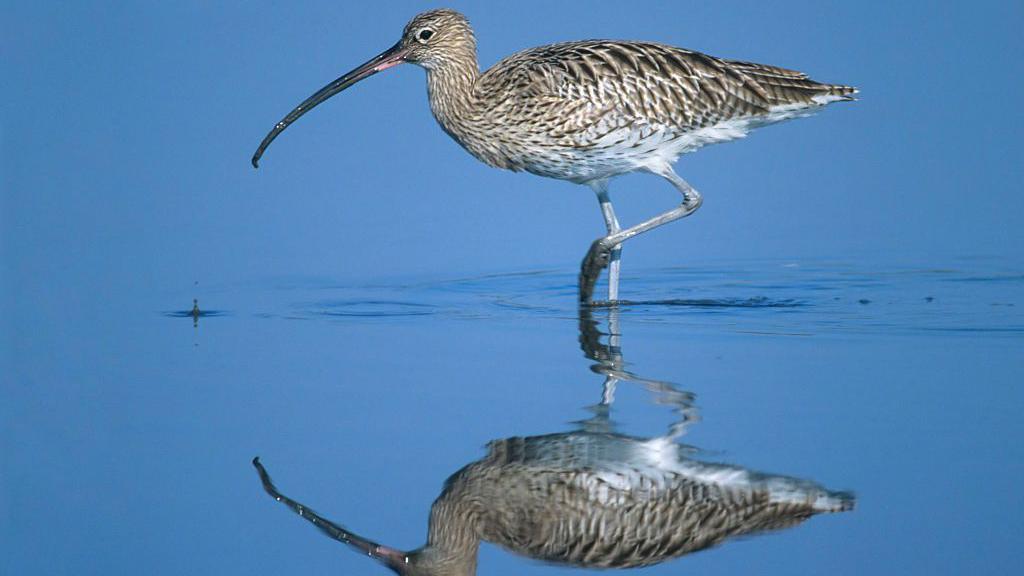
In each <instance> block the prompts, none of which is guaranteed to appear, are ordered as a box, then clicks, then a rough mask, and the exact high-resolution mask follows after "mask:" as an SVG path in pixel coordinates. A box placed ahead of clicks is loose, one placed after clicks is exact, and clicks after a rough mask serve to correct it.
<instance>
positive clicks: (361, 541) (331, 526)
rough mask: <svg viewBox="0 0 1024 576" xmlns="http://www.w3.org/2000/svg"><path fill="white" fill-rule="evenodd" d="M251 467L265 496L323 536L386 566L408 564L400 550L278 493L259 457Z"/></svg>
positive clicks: (253, 461) (254, 459) (253, 460)
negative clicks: (313, 527) (380, 542)
mask: <svg viewBox="0 0 1024 576" xmlns="http://www.w3.org/2000/svg"><path fill="white" fill-rule="evenodd" d="M252 465H253V466H255V467H256V471H257V472H259V475H260V481H261V482H263V489H264V490H266V491H267V494H270V495H271V496H272V497H273V498H274V500H277V501H278V502H281V503H282V504H284V505H285V506H287V507H289V508H291V509H292V510H293V511H294V512H295V513H296V514H298V515H299V516H302V517H303V518H305V519H306V520H309V521H310V522H312V523H313V525H314V526H316V527H317V528H319V529H320V531H321V532H323V533H324V534H327V535H328V536H330V537H331V538H334V539H335V540H337V541H339V542H342V543H345V544H348V545H349V546H352V547H353V548H355V549H356V550H358V551H359V552H362V553H363V554H366V555H367V556H369V557H371V558H374V559H376V560H379V561H381V562H383V563H384V564H386V565H388V566H401V565H404V564H405V563H406V562H408V558H407V556H406V555H405V553H404V552H402V551H401V550H395V549H394V548H388V547H387V546H383V545H381V544H377V543H376V542H374V541H372V540H367V539H366V538H363V537H362V536H358V535H356V534H353V533H351V532H349V531H348V530H346V529H344V528H342V527H341V526H339V525H337V524H335V523H334V522H331V521H330V520H328V519H326V518H324V517H322V516H320V515H319V514H317V513H316V512H313V511H312V510H310V509H309V508H307V507H306V506H305V505H304V504H300V503H298V502H296V501H295V500H292V499H291V498H289V497H287V496H285V495H284V494H281V493H280V492H278V491H277V487H276V486H274V483H273V482H272V481H271V480H270V474H267V470H266V468H264V467H263V464H260V459H259V457H256V458H253V459H252Z"/></svg>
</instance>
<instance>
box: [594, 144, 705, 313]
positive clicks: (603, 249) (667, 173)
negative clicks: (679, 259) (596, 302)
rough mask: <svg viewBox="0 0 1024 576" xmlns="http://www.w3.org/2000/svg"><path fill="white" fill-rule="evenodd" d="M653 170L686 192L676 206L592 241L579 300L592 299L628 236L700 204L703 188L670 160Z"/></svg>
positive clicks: (691, 210)
mask: <svg viewBox="0 0 1024 576" xmlns="http://www.w3.org/2000/svg"><path fill="white" fill-rule="evenodd" d="M651 172H653V173H654V174H657V175H659V176H661V177H663V178H665V179H666V180H668V181H669V182H671V183H672V185H673V186H675V187H676V189H677V190H679V193H680V194H682V195H683V202H682V203H681V204H680V205H679V206H676V207H675V208H673V209H671V210H669V211H667V212H664V213H662V214H659V215H657V216H655V217H653V218H650V219H648V220H645V221H643V222H641V223H639V224H637V225H636V226H632V227H630V228H626V229H625V230H619V231H618V232H615V233H610V234H608V236H605V237H604V238H598V239H597V240H595V241H594V243H593V244H591V245H590V250H589V251H588V252H587V255H586V256H585V257H584V258H583V263H582V265H581V266H580V281H579V291H580V302H581V303H584V304H586V303H589V302H590V300H591V297H592V296H593V294H594V285H595V284H596V283H597V278H598V276H599V275H600V274H601V270H603V269H604V268H605V267H607V266H608V265H609V263H610V262H611V260H612V252H613V251H614V249H615V248H616V247H618V246H619V245H620V244H622V243H623V242H625V241H626V240H629V239H630V238H632V237H634V236H636V235H638V234H642V233H644V232H647V231H648V230H653V229H655V228H657V227H658V226H661V225H662V224H668V223H669V222H673V221H675V220H679V219H680V218H684V217H686V216H689V215H690V214H693V213H694V212H695V211H696V210H697V208H700V205H701V202H702V201H703V199H702V198H701V195H700V192H697V190H696V189H694V187H693V186H690V185H689V184H688V183H687V182H686V180H683V179H682V178H680V177H679V176H678V175H677V174H676V173H675V172H674V171H673V170H672V167H671V166H670V165H668V164H664V165H662V166H657V167H655V168H652V169H651Z"/></svg>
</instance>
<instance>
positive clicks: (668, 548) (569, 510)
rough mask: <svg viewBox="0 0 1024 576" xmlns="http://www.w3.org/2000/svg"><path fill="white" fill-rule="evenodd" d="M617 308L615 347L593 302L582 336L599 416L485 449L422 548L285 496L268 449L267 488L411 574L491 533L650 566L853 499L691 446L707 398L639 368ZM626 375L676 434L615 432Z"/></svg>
mask: <svg viewBox="0 0 1024 576" xmlns="http://www.w3.org/2000/svg"><path fill="white" fill-rule="evenodd" d="M605 312H606V313H607V314H608V315H609V316H608V327H609V328H608V334H607V342H605V341H604V340H605V336H606V335H604V334H602V333H601V332H600V329H599V325H598V322H597V320H596V319H595V318H594V317H593V316H592V314H591V311H590V309H583V310H581V315H580V343H581V345H582V347H583V350H584V353H585V354H586V356H587V357H588V358H590V359H591V360H593V361H595V364H594V365H593V366H592V369H593V370H594V371H595V372H598V373H600V374H602V375H603V376H604V378H605V380H604V389H603V394H602V398H601V401H600V402H599V403H598V405H597V406H595V407H594V411H595V414H594V416H593V417H592V418H590V419H589V420H586V421H584V422H582V423H581V424H580V426H579V427H578V429H576V430H574V431H571V432H565V433H557V434H547V435H543V436H530V437H513V438H505V439H501V440H494V441H491V442H490V443H489V444H488V446H487V454H486V455H485V456H484V457H483V458H481V459H480V460H477V461H476V462H472V463H470V464H468V465H467V466H465V467H464V468H462V469H461V470H459V471H458V472H456V473H455V474H453V475H452V476H451V477H450V478H449V479H448V480H447V482H446V483H445V486H444V489H443V491H442V492H441V495H440V496H438V498H437V500H435V501H434V504H433V506H432V508H431V511H430V521H429V526H428V532H427V543H426V544H425V545H424V546H422V547H421V548H419V549H416V550H412V551H408V552H406V551H401V550H397V549H394V548H390V547H388V546H384V545H381V544H378V543H376V542H373V541H370V540H367V539H365V538H363V537H361V536H358V535H356V534H354V533H352V532H349V531H348V530H347V529H345V528H343V527H341V526H339V525H338V524H335V523H333V522H331V521H329V520H326V519H324V518H323V517H321V516H319V515H318V514H316V513H314V512H313V511H311V510H310V509H308V508H306V507H305V506H304V505H302V504H300V503H298V502H296V501H294V500H292V499H290V498H288V497H286V496H284V495H282V494H281V493H280V492H279V491H278V490H277V488H276V487H275V486H274V484H273V483H272V482H271V479H270V476H269V475H268V474H267V472H266V470H265V469H264V468H263V466H262V464H260V462H259V459H258V458H257V459H255V460H253V464H254V465H255V466H256V468H257V470H258V471H259V474H260V477H261V479H262V482H263V487H264V488H265V489H266V490H267V492H268V493H269V494H270V495H271V496H273V497H274V498H275V499H277V500H278V501H281V502H283V503H284V504H286V505H287V506H289V507H290V508H291V509H292V510H294V511H295V512H297V513H298V514H299V515H300V516H302V517H304V518H306V519H307V520H309V521H310V522H312V523H313V524H314V525H315V526H317V527H318V528H320V529H321V530H322V531H324V532H325V533H327V534H328V535H329V536H331V537H332V538H335V539H337V540H340V541H342V542H344V543H346V544H349V545H351V546H353V547H354V548H356V549H357V550H359V551H360V552H362V553H363V554H366V555H368V556H370V557H373V558H376V559H377V560H379V561H381V562H383V563H384V564H385V565H387V566H388V567H390V568H391V569H392V570H394V571H395V572H397V573H399V574H403V575H428V574H429V575H436V576H456V575H458V576H470V575H473V574H475V573H476V563H477V549H478V547H479V544H480V541H487V542H492V543H494V544H498V545H499V546H501V547H503V548H505V549H507V550H510V551H512V552H515V553H518V554H522V555H524V556H528V557H530V558H534V559H538V560H542V561H545V562H551V563H557V564H566V565H572V566H580V567H593V568H631V567H637V566H647V565H651V564H657V563H659V562H662V561H665V560H668V559H670V558H675V557H678V556H682V555H684V554H687V553H689V552H694V551H697V550H701V549H704V548H707V547H709V546H713V545H715V544H718V543H720V542H722V541H723V540H726V539H727V538H730V537H734V536H741V535H748V534H754V533H758V532H763V531H766V530H774V529H779V528H784V527H787V526H792V525H795V524H798V523H800V522H802V521H804V520H806V519H807V518H809V517H811V516H813V515H815V514H818V513H821V512H840V511H845V510H850V509H851V508H852V507H853V504H854V498H853V496H852V495H851V494H849V493H845V492H831V491H828V490H826V489H824V488H822V487H821V486H819V485H817V484H814V483H812V482H810V481H807V480H801V479H798V478H792V477H788V476H775V475H769V474H764V473H760V472H754V471H751V470H748V469H746V468H742V467H739V466H734V465H729V464H718V463H709V462H704V461H701V460H697V459H695V458H693V457H692V456H693V454H692V452H693V450H692V449H688V448H686V447H684V446H683V445H681V444H679V443H678V441H677V440H678V438H679V437H680V436H681V435H682V434H684V433H685V431H686V429H687V427H688V426H690V425H691V424H693V423H694V422H695V421H696V420H697V414H696V410H695V409H694V406H693V395H692V394H690V393H687V392H684V391H681V390H678V389H677V388H676V387H675V386H673V385H672V384H669V383H667V382H661V381H657V380H650V379H646V378H642V377H639V376H636V375H635V374H632V373H630V372H628V371H626V370H625V368H624V362H623V359H622V352H621V347H620V345H619V336H618V326H617V324H618V319H617V314H618V311H617V310H615V309H608V310H605ZM619 382H631V383H635V384H638V385H642V386H644V387H645V388H647V389H648V390H650V391H651V392H652V394H653V396H654V397H655V399H656V400H657V401H658V402H659V403H662V404H666V405H668V406H671V407H672V409H673V410H674V411H675V412H676V413H677V415H678V418H677V420H676V422H675V423H674V424H673V425H672V426H671V427H670V428H669V430H668V431H667V432H666V434H664V435H662V436H658V437H653V438H641V437H635V436H628V435H624V434H619V433H617V432H615V431H614V429H613V427H612V425H611V420H610V418H609V411H610V407H611V404H612V402H613V397H614V393H615V386H616V385H617V384H618V383H619Z"/></svg>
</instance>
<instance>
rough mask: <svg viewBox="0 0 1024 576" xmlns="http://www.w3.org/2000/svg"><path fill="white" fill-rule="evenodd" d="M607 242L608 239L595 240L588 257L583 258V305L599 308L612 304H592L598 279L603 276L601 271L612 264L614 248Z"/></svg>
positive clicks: (581, 272) (581, 269)
mask: <svg viewBox="0 0 1024 576" xmlns="http://www.w3.org/2000/svg"><path fill="white" fill-rule="evenodd" d="M607 240H608V239H607V238H598V239H597V240H594V243H593V244H591V245H590V250H588V251H587V255H586V256H584V258H583V263H582V264H580V279H579V291H580V303H581V304H587V305H598V306H600V305H602V304H612V302H607V303H603V302H601V303H599V302H591V298H593V296H594V286H595V285H597V279H598V278H599V277H600V276H601V271H602V270H604V269H605V268H607V267H608V263H609V262H611V258H612V248H614V246H611V245H609V244H608V242H607Z"/></svg>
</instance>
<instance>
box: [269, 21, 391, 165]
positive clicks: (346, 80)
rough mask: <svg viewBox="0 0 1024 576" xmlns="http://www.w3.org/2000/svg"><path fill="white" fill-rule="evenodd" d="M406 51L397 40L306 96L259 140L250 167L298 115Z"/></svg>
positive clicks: (382, 67)
mask: <svg viewBox="0 0 1024 576" xmlns="http://www.w3.org/2000/svg"><path fill="white" fill-rule="evenodd" d="M408 53H409V50H408V49H407V48H404V47H403V46H402V42H400V41H399V42H398V43H397V44H395V45H394V46H392V47H391V48H388V49H387V50H385V51H383V52H381V53H380V54H378V55H376V56H374V57H373V58H372V59H370V60H369V61H368V62H366V63H365V64H362V65H361V66H359V67H358V68H356V69H355V70H352V71H351V72H349V73H348V74H345V75H344V76H342V77H341V78H338V79H337V80H335V81H334V82H331V83H330V84H328V85H327V86H324V87H323V88H321V89H320V90H318V91H317V93H316V94H313V95H312V96H310V97H309V98H306V100H305V101H303V102H302V104H299V105H298V106H296V107H295V109H294V110H292V111H291V112H289V113H288V115H287V116H285V117H284V118H282V119H281V121H280V122H278V123H277V124H275V125H274V129H273V130H271V131H270V133H268V134H267V136H266V138H264V139H263V142H260V147H259V148H257V149H256V153H255V154H253V155H252V167H253V168H259V167H260V165H259V162H260V157H262V156H263V152H264V151H265V150H266V149H267V146H270V143H271V142H273V141H274V138H277V135H278V134H280V133H281V132H284V129H285V128H287V127H288V126H289V125H291V123H292V122H295V121H296V120H298V119H299V116H302V115H303V114H305V113H306V112H309V111H310V110H312V109H313V108H314V107H316V105H317V104H320V103H321V102H323V101H324V100H327V99H328V98H330V97H331V96H334V95H335V94H337V93H338V92H341V91H342V90H344V89H345V88H348V87H349V86H351V85H353V84H355V83H356V82H359V81H360V80H362V79H364V78H369V77H370V76H373V75H374V74H376V73H377V72H380V71H381V70H387V69H388V68H391V67H392V66H397V65H399V64H401V63H403V62H405V57H406V56H407V55H408Z"/></svg>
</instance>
